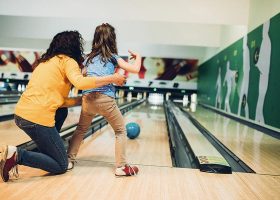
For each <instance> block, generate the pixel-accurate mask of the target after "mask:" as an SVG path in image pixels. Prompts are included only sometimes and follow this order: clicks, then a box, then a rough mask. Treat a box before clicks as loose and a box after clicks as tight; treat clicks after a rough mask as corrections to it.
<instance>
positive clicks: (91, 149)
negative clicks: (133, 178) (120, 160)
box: [78, 103, 172, 167]
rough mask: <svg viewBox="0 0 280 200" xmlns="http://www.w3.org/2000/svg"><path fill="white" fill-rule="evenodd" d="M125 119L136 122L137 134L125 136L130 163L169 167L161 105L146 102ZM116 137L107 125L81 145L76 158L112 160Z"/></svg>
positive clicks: (165, 127)
mask: <svg viewBox="0 0 280 200" xmlns="http://www.w3.org/2000/svg"><path fill="white" fill-rule="evenodd" d="M125 121H126V123H128V122H136V123H138V124H139V125H140V127H141V132H140V135H139V136H138V137H137V138H136V139H134V140H130V139H127V161H128V162H129V163H132V164H139V165H153V166H169V167H171V166H172V161H171V155H170V149H169V142H168V134H167V125H166V120H165V115H164V109H163V107H151V106H149V105H148V104H146V103H143V104H141V105H140V106H138V107H136V108H135V109H133V110H132V111H131V112H128V114H127V115H125ZM114 147H115V137H114V131H113V129H112V128H111V127H110V126H106V127H105V128H103V129H102V130H101V131H98V132H96V133H95V134H94V135H93V136H92V137H88V138H87V139H86V140H85V142H84V144H83V145H82V147H81V149H80V152H79V155H78V160H88V161H100V162H109V163H114V162H115V156H114Z"/></svg>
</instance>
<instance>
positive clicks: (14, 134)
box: [0, 99, 127, 146]
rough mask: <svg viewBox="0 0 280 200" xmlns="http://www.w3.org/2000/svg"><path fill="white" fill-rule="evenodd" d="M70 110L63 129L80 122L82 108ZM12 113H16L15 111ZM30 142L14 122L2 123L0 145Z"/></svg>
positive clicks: (0, 126)
mask: <svg viewBox="0 0 280 200" xmlns="http://www.w3.org/2000/svg"><path fill="white" fill-rule="evenodd" d="M117 102H118V104H119V105H122V104H124V103H127V101H126V100H123V99H119V100H118V101H117ZM5 106H8V105H5ZM68 110H69V113H68V116H67V118H66V120H65V122H64V124H63V127H62V128H66V127H68V126H70V125H72V124H75V123H78V122H79V117H80V111H81V106H76V107H72V108H69V109H68ZM1 111H2V110H1ZM12 112H14V110H13V111H12ZM30 140H31V139H30V138H29V137H28V136H27V135H26V134H25V133H24V132H23V131H22V130H21V129H19V128H18V127H17V126H16V124H15V121H14V120H7V121H3V122H0V145H6V144H10V145H15V146H17V145H20V144H23V143H25V142H28V141H30Z"/></svg>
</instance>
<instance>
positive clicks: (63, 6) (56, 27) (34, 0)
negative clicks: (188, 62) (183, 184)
mask: <svg viewBox="0 0 280 200" xmlns="http://www.w3.org/2000/svg"><path fill="white" fill-rule="evenodd" d="M248 16H249V0H234V1H232V0H173V1H165V0H142V1H136V0H119V1H117V0H80V1H77V0H58V1H57V0H24V1H23V0H18V1H14V0H13V1H11V0H1V1H0V25H1V31H0V47H1V48H4V47H7V48H18V47H20V48H27V49H43V50H44V49H45V48H47V47H48V44H49V42H50V40H51V38H52V37H53V36H54V35H55V34H56V33H58V32H60V31H64V30H78V31H80V33H81V34H82V35H83V38H84V39H85V40H86V44H85V50H87V51H88V50H90V43H91V40H92V36H93V32H94V29H95V27H96V26H97V25H98V24H100V23H102V22H108V23H111V24H112V25H113V26H115V28H116V30H117V38H118V47H119V52H120V54H121V55H127V49H134V50H137V51H139V52H141V54H142V55H143V56H159V57H180V58H197V59H202V58H203V57H205V56H206V54H207V52H209V51H211V50H214V51H215V50H217V49H219V48H220V47H221V45H222V43H223V39H222V37H221V36H222V34H223V33H225V31H229V30H230V29H234V30H235V31H237V32H238V34H239V35H240V37H241V36H242V35H243V34H244V32H246V30H247V26H248ZM234 39H235V38H234Z"/></svg>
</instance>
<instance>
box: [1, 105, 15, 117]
mask: <svg viewBox="0 0 280 200" xmlns="http://www.w3.org/2000/svg"><path fill="white" fill-rule="evenodd" d="M15 106H16V104H2V105H0V116H5V115H12V114H14V110H15Z"/></svg>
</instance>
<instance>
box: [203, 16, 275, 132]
mask: <svg viewBox="0 0 280 200" xmlns="http://www.w3.org/2000/svg"><path fill="white" fill-rule="evenodd" d="M279 35H280V14H278V15H276V16H274V17H273V18H271V19H270V20H268V21H267V22H265V23H264V24H262V25H261V26H259V27H258V28H256V29H255V30H253V31H251V32H250V33H248V34H247V35H246V36H244V37H243V38H241V39H239V40H238V41H236V42H235V43H233V44H232V45H230V46H229V47H227V48H226V49H224V50H223V51H221V52H220V53H218V54H217V55H215V56H213V57H212V58H211V59H209V60H208V61H206V62H205V63H203V64H202V65H201V66H199V68H198V71H199V78H198V97H199V100H200V102H202V103H204V104H207V105H210V106H213V107H216V108H218V109H221V110H224V111H226V112H229V113H231V114H235V115H237V116H241V117H245V118H247V119H250V120H254V121H255V122H256V123H258V124H260V125H268V126H271V127H274V128H277V129H280V117H279V113H280V103H279V102H280V92H279V88H280V81H279V80H280V79H279V74H280V56H279V55H280V37H279Z"/></svg>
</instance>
